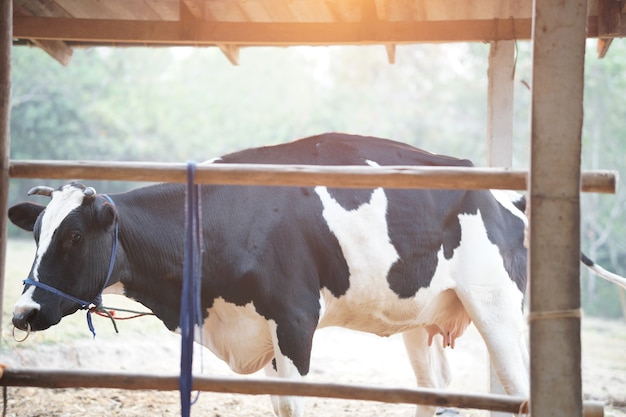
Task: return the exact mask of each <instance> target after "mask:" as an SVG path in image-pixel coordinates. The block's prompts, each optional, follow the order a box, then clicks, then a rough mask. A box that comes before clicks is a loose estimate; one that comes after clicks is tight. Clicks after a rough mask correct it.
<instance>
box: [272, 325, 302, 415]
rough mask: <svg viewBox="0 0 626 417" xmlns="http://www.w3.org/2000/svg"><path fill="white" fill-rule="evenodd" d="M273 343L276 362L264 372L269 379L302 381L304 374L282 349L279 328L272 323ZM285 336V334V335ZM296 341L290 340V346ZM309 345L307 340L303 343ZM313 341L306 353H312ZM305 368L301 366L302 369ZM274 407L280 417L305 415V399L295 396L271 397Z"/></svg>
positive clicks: (273, 361)
mask: <svg viewBox="0 0 626 417" xmlns="http://www.w3.org/2000/svg"><path fill="white" fill-rule="evenodd" d="M270 327H271V332H272V341H273V343H274V353H275V356H274V360H272V361H271V362H270V363H268V364H267V365H266V366H265V368H264V370H265V374H266V375H267V376H269V377H278V378H283V379H289V380H292V381H301V380H302V379H303V376H304V373H301V370H299V368H298V366H297V364H296V363H294V361H293V360H292V359H290V358H289V357H288V356H287V355H286V354H285V353H283V351H282V350H281V347H280V342H279V337H278V332H277V330H278V329H277V326H276V324H275V323H271V326H270ZM283 334H284V333H283ZM294 342H296V344H297V341H296V340H290V344H293V343H294ZM303 342H304V343H305V344H307V342H306V340H304V341H303ZM310 343H311V341H309V342H308V348H307V347H303V349H304V350H305V351H306V350H308V351H309V352H310V349H311V346H310ZM306 362H307V363H306V370H307V371H308V359H307V361H306ZM302 367H303V366H302V365H301V366H300V368H302ZM271 399H272V406H273V407H274V413H275V414H276V415H277V416H279V417H301V416H302V415H303V414H304V398H302V397H294V396H271Z"/></svg>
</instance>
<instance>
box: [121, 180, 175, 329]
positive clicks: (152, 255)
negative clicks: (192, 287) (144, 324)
mask: <svg viewBox="0 0 626 417" xmlns="http://www.w3.org/2000/svg"><path fill="white" fill-rule="evenodd" d="M184 191H185V190H184V187H183V186H179V185H164V184H162V185H159V186H155V187H145V188H141V189H138V190H135V191H131V192H128V193H125V194H119V195H117V196H114V199H115V202H116V205H117V207H118V212H119V248H118V258H117V261H118V265H119V266H118V267H117V268H116V276H115V279H116V281H119V282H121V283H122V284H123V286H124V294H125V295H126V296H128V297H130V298H132V299H134V300H136V301H138V302H140V303H142V304H144V305H145V306H146V307H148V308H150V309H151V310H152V311H153V312H154V313H155V314H156V315H157V317H159V318H160V319H161V320H162V321H163V322H164V323H165V325H166V326H167V327H168V328H169V329H170V330H174V329H175V328H176V327H177V326H178V324H179V311H180V295H181V283H182V259H183V252H184V246H183V242H184V240H183V237H184V236H183V231H184V221H185V220H184Z"/></svg>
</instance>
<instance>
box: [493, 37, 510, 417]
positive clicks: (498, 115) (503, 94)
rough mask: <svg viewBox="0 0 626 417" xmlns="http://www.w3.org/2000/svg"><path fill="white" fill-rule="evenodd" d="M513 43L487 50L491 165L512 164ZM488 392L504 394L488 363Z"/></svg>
mask: <svg viewBox="0 0 626 417" xmlns="http://www.w3.org/2000/svg"><path fill="white" fill-rule="evenodd" d="M514 71H515V42H514V41H498V42H492V43H491V49H490V51H489V70H488V78H489V79H488V83H489V87H488V93H487V100H488V105H487V164H488V165H489V166H491V167H502V168H511V167H512V166H513V94H514V88H513V79H514ZM489 383H490V391H491V392H492V393H494V394H506V393H505V391H504V388H503V387H502V385H501V384H500V381H499V380H498V376H497V375H496V372H495V369H494V368H493V366H491V365H490V366H489ZM491 416H492V417H509V416H510V414H508V413H501V412H495V411H492V412H491Z"/></svg>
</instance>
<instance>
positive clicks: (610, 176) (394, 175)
mask: <svg viewBox="0 0 626 417" xmlns="http://www.w3.org/2000/svg"><path fill="white" fill-rule="evenodd" d="M186 168H187V165H186V164H183V163H148V162H102V161H81V162H76V161H30V160H19V161H16V160H12V161H10V164H9V175H10V176H11V177H12V178H46V179H68V178H75V179H82V180H95V179H98V180H124V181H148V182H161V181H163V182H178V183H184V182H185V181H186ZM527 178H528V172H527V171H514V170H507V169H502V168H457V167H416V166H382V167H368V166H319V165H264V164H206V165H198V166H197V173H196V182H197V183H199V184H225V185H272V186H316V185H322V184H323V185H327V186H331V187H346V188H371V187H385V188H430V189H468V190H469V189H502V190H525V189H526V188H527V183H528V181H527ZM581 186H582V191H585V192H597V193H615V190H616V188H617V175H616V173H615V172H613V171H591V172H585V173H583V174H582V178H581Z"/></svg>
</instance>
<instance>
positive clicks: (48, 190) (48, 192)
mask: <svg viewBox="0 0 626 417" xmlns="http://www.w3.org/2000/svg"><path fill="white" fill-rule="evenodd" d="M53 191H54V188H52V187H46V186H44V185H40V186H37V187H33V188H31V189H30V190H28V195H45V196H46V197H52V192H53Z"/></svg>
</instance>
